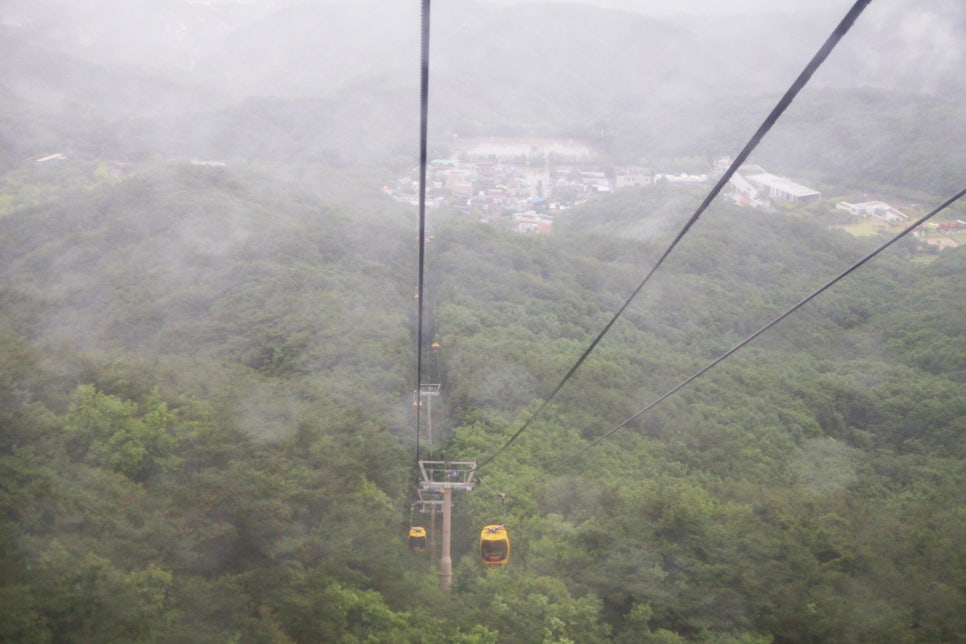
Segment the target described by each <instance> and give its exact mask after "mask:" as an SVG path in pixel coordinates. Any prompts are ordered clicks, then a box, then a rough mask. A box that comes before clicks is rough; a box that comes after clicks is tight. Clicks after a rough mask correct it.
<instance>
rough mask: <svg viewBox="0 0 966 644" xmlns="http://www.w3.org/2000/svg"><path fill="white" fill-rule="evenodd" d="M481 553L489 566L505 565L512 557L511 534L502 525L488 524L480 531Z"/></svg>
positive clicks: (485, 564)
mask: <svg viewBox="0 0 966 644" xmlns="http://www.w3.org/2000/svg"><path fill="white" fill-rule="evenodd" d="M480 555H481V556H482V557H483V565H484V566H486V567H487V568H495V567H498V566H505V565H506V563H507V560H508V559H509V558H510V535H509V533H508V532H507V530H506V528H505V527H503V526H502V525H488V526H486V527H484V528H483V530H482V532H480Z"/></svg>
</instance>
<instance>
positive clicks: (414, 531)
mask: <svg viewBox="0 0 966 644" xmlns="http://www.w3.org/2000/svg"><path fill="white" fill-rule="evenodd" d="M409 536H410V537H425V536H426V528H421V527H419V526H413V527H411V528H409Z"/></svg>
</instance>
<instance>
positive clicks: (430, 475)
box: [419, 461, 476, 490]
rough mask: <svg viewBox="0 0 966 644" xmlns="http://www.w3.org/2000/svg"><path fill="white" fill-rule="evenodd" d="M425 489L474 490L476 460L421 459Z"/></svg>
mask: <svg viewBox="0 0 966 644" xmlns="http://www.w3.org/2000/svg"><path fill="white" fill-rule="evenodd" d="M419 471H420V473H421V474H422V477H423V480H422V481H421V482H420V487H422V489H423V490H443V489H447V488H448V489H451V490H472V489H473V486H474V485H475V484H476V483H475V477H476V462H475V461H419Z"/></svg>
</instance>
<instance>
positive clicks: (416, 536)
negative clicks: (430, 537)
mask: <svg viewBox="0 0 966 644" xmlns="http://www.w3.org/2000/svg"><path fill="white" fill-rule="evenodd" d="M409 549H410V550H412V551H413V552H422V551H423V550H425V549H426V528H420V527H419V526H413V527H411V528H409Z"/></svg>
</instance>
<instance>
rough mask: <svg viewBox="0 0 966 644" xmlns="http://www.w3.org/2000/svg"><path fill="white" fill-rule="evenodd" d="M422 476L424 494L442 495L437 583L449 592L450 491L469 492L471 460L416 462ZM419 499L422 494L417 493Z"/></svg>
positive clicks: (472, 471)
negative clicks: (441, 522) (441, 545)
mask: <svg viewBox="0 0 966 644" xmlns="http://www.w3.org/2000/svg"><path fill="white" fill-rule="evenodd" d="M419 472H420V474H421V475H422V477H423V480H422V481H420V483H419V487H420V489H421V492H423V493H426V494H432V493H439V492H442V496H443V498H442V506H443V552H442V556H441V557H440V560H439V583H440V588H442V590H444V591H447V590H449V587H450V583H451V582H452V580H453V559H452V557H451V556H450V526H451V525H452V524H451V514H452V508H453V490H472V489H473V486H474V485H475V480H474V479H475V478H476V462H475V461H419ZM420 497H422V494H420Z"/></svg>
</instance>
